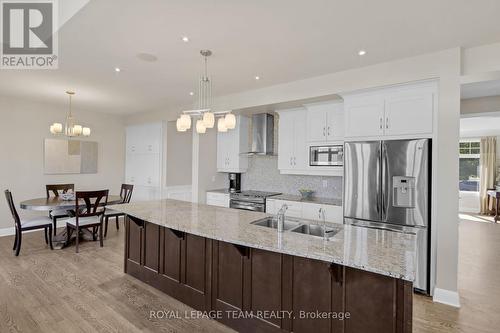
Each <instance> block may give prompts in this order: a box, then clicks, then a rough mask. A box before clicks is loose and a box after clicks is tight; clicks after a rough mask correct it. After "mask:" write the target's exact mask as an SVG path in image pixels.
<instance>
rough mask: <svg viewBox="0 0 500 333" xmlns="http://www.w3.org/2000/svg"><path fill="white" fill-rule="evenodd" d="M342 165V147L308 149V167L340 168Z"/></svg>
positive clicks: (314, 147) (312, 147)
mask: <svg viewBox="0 0 500 333" xmlns="http://www.w3.org/2000/svg"><path fill="white" fill-rule="evenodd" d="M343 164H344V146H342V145H334V146H311V147H309V165H310V166H342V165H343Z"/></svg>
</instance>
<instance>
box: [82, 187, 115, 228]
mask: <svg viewBox="0 0 500 333" xmlns="http://www.w3.org/2000/svg"><path fill="white" fill-rule="evenodd" d="M108 194H109V190H101V191H77V192H76V194H75V199H76V210H75V213H76V215H75V217H76V221H77V223H78V219H79V218H82V217H89V216H99V215H102V214H104V212H105V211H106V205H107V204H108ZM81 201H83V202H84V205H81Z"/></svg>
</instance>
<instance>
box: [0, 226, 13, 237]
mask: <svg viewBox="0 0 500 333" xmlns="http://www.w3.org/2000/svg"><path fill="white" fill-rule="evenodd" d="M14 234H15V229H14V227H10V228H0V237H3V236H12V235H14Z"/></svg>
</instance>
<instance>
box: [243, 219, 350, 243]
mask: <svg viewBox="0 0 500 333" xmlns="http://www.w3.org/2000/svg"><path fill="white" fill-rule="evenodd" d="M251 224H253V225H257V226H260V227H266V228H272V229H278V221H277V219H276V218H274V217H272V216H268V217H266V218H263V219H261V220H257V221H254V222H251ZM283 231H291V232H297V233H300V234H304V235H310V236H316V237H321V238H323V237H324V235H325V232H326V234H327V237H328V238H330V237H332V236H334V235H335V234H337V233H338V232H339V231H340V229H337V228H332V227H326V229H325V228H323V226H322V225H319V224H308V223H305V222H302V221H297V220H290V219H285V223H284V225H283Z"/></svg>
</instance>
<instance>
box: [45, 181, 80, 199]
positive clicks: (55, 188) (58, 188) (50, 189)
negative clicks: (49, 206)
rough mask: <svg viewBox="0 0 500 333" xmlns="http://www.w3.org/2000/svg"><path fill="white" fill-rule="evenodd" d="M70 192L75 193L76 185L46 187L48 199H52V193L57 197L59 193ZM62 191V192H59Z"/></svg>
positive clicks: (51, 185) (50, 185)
mask: <svg viewBox="0 0 500 333" xmlns="http://www.w3.org/2000/svg"><path fill="white" fill-rule="evenodd" d="M69 190H71V191H73V192H74V191H75V184H49V185H45V191H46V192H47V199H48V198H50V192H52V194H54V196H55V197H58V196H59V193H66V192H68V191H69ZM59 191H61V192H59Z"/></svg>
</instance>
